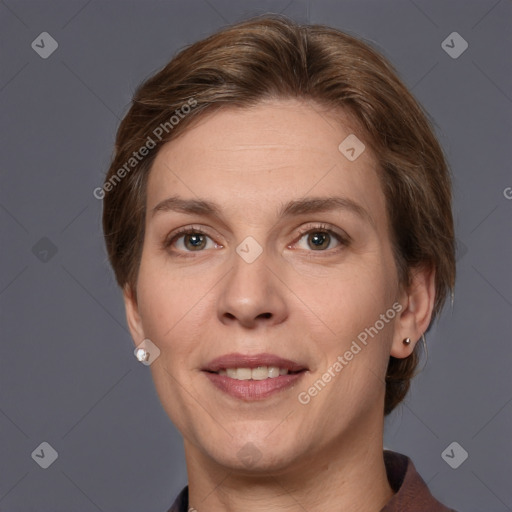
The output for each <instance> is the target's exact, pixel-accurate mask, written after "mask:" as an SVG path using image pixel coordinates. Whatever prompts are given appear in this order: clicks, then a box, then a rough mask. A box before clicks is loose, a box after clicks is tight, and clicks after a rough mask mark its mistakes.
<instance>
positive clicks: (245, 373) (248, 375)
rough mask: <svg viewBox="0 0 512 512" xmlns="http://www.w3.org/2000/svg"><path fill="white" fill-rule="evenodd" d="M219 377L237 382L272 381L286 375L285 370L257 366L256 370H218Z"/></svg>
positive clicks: (286, 371)
mask: <svg viewBox="0 0 512 512" xmlns="http://www.w3.org/2000/svg"><path fill="white" fill-rule="evenodd" d="M218 373H219V375H225V376H227V377H230V378H231V379H237V380H250V379H252V380H265V379H269V378H270V379H274V378H276V377H279V375H287V374H288V370H287V369H286V368H279V367H277V366H258V367H257V368H252V369H251V368H227V369H225V370H219V372H218Z"/></svg>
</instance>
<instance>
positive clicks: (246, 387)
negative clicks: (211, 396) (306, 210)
mask: <svg viewBox="0 0 512 512" xmlns="http://www.w3.org/2000/svg"><path fill="white" fill-rule="evenodd" d="M204 373H205V375H206V376H207V377H208V379H210V382H211V383H212V384H213V385H215V386H216V387H217V388H218V389H220V390H221V391H224V393H227V394H228V395H230V396H232V397H234V398H240V399H242V400H249V401H250V400H262V399H264V398H267V397H269V396H271V395H274V394H275V393H278V392H279V391H283V390H285V389H287V388H290V387H292V386H293V385H294V384H295V383H297V381H298V380H299V379H301V378H302V376H303V375H304V373H306V372H299V373H290V374H287V375H279V377H273V378H268V379H264V380H237V379H232V378H231V377H227V376H226V375H219V374H218V373H211V372H204Z"/></svg>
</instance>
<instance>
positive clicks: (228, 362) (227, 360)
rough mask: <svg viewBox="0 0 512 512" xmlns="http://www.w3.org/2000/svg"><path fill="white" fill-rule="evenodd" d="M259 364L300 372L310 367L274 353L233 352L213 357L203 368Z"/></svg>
mask: <svg viewBox="0 0 512 512" xmlns="http://www.w3.org/2000/svg"><path fill="white" fill-rule="evenodd" d="M258 366H278V367H279V368H286V369H287V370H288V371H290V372H299V371H301V370H307V369H308V368H307V367H306V366H304V365H301V364H299V363H296V362H295V361H291V360H290V359H284V358H283V357H279V356H276V355H274V354H268V353H263V354H254V355H245V354H238V353H233V354H226V355H223V356H220V357H217V358H215V359H213V360H212V361H210V362H209V363H208V364H207V365H206V366H205V367H204V368H202V370H203V371H207V372H218V371H219V370H225V369H226V368H257V367H258Z"/></svg>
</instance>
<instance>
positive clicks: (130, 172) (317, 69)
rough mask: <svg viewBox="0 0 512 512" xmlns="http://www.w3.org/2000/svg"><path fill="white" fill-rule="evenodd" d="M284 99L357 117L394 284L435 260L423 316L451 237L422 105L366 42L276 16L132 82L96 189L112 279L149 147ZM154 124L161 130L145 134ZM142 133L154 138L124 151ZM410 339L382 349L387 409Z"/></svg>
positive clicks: (135, 228) (134, 222)
mask: <svg viewBox="0 0 512 512" xmlns="http://www.w3.org/2000/svg"><path fill="white" fill-rule="evenodd" d="M288 98H299V99H306V100H313V101H315V102H317V103H318V104H320V105H322V106H325V107H327V108H329V109H330V110H332V111H333V112H336V111H339V110H340V109H342V110H343V111H344V112H346V113H348V114H349V115H350V116H351V117H353V118H354V119H355V120H356V122H357V123H358V125H359V128H360V129H361V130H362V133H363V135H364V136H365V138H366V140H367V141H368V142H369V143H370V144H371V147H372V149H373V151H374V152H375V154H376V156H377V158H378V160H379V163H380V171H381V172H380V176H379V177H380V180H381V183H382V187H383V191H384V194H385V197H386V205H387V211H388V215H389V225H390V232H391V237H392V244H393V249H394V256H395V262H396V266H397V269H398V273H399V277H400V281H401V283H403V284H405V285H407V284H408V283H409V279H410V270H411V269H412V268H414V267H417V266H427V267H428V268H431V269H434V270H435V287H436V296H435V303H434V309H433V317H432V320H433V319H434V318H435V317H436V316H437V315H438V314H439V312H440V311H441V309H442V306H443V304H444V301H445V298H446V295H447V292H448V291H449V290H451V291H453V287H454V282H455V255H454V252H455V247H454V231H453V219H452V212H451V182H450V174H449V170H448V167H447V164H446V161H445V158H444V155H443V151H442V149H441V147H440V145H439V143H438V141H437V139H436V137H435V135H434V133H433V129H432V127H431V124H430V122H429V121H428V119H427V116H426V114H425V112H424V111H423V110H422V108H421V107H420V105H419V104H418V103H417V102H416V100H415V99H414V97H413V96H412V95H411V93H410V92H409V91H408V90H407V88H406V87H405V86H404V85H403V83H402V82H401V81H400V80H399V78H398V77H397V74H396V72H395V70H394V69H393V68H392V66H391V65H390V64H389V63H388V62H387V61H386V60H385V59H384V58H383V57H382V56H381V55H380V54H379V53H378V52H376V51H375V50H374V49H372V47H371V46H369V45H368V44H366V43H363V42H362V41H360V40H359V39H357V38H354V37H352V36H350V35H347V34H345V33H343V32H340V31H338V30H336V29H333V28H330V27H326V26H322V25H299V24H297V23H295V22H293V21H290V20H289V19H287V18H285V17H283V16H278V15H265V16H261V17H256V18H252V19H249V20H247V21H244V22H242V23H238V24H236V25H233V26H229V27H227V28H225V29H223V30H221V31H220V32H217V33H216V34H213V35H211V36H210V37H208V38H206V39H204V40H202V41H199V42H197V43H195V44H193V45H191V46H188V47H186V48H185V49H183V50H182V51H180V52H179V53H178V54H177V55H176V56H175V57H174V58H173V59H172V60H171V61H170V62H169V63H168V64H167V65H166V66H165V67H164V68H163V69H162V70H160V71H159V72H158V73H156V74H155V75H154V76H152V77H151V78H149V79H148V80H147V81H145V82H144V83H143V84H142V85H141V86H139V88H138V89H137V91H136V93H135V95H134V98H133V102H132V105H131V108H130V110H129V111H128V113H127V114H126V116H125V117H124V119H123V120H122V122H121V124H120V126H119V130H118V132H117V138H116V145H115V155H114V157H113V161H112V163H111V165H110V168H109V171H108V174H107V176H106V179H105V185H104V192H103V196H104V197H103V199H104V200H103V230H104V235H105V241H106V246H107V251H108V256H109V259H110V262H111V264H112V267H113V269H114V272H115V275H116V279H117V282H118V283H119V285H120V286H122V287H123V286H126V285H128V286H131V287H132V288H135V286H134V285H135V283H136V280H137V272H138V267H139V264H140V256H141V250H142V245H143V241H144V222H145V204H146V183H147V179H148V175H149V172H150V170H151V166H152V163H153V161H154V158H155V156H156V154H157V152H158V149H159V148H160V147H161V146H162V145H163V144H164V143H166V142H168V141H170V140H173V139H175V138H176V137H177V136H178V135H179V134H180V133H183V132H184V131H185V130H186V129H187V127H190V125H191V123H192V122H193V121H194V120H197V119H198V118H199V117H201V116H202V115H203V114H204V113H206V112H213V111H214V110H216V109H218V108H223V107H227V108H237V107H249V106H253V105H256V104H257V103H259V102H261V101H262V100H265V99H288ZM185 105H188V106H190V108H189V107H187V109H185V108H184V106H185ZM192 106H193V108H192ZM180 114H184V115H180ZM185 114H186V115H185ZM178 115H179V122H176V123H174V122H173V121H172V117H173V116H174V117H175V118H176V119H178V117H177V116H178ZM166 123H167V124H166ZM157 126H160V127H165V130H164V129H161V130H160V131H161V132H162V133H161V134H160V131H159V132H157V133H158V134H159V136H160V135H161V138H160V139H159V140H157V141H155V140H154V139H155V138H157V137H155V136H154V135H153V136H152V134H154V133H155V127H157ZM164 131H165V134H164V133H163V132H164ZM149 139H151V141H152V143H153V144H154V148H151V149H150V150H149V152H145V153H147V156H145V157H144V158H142V159H137V161H136V162H135V161H131V160H130V159H132V158H134V154H135V153H136V152H137V151H138V150H140V148H142V147H143V146H144V145H148V141H149ZM137 156H139V155H137ZM139 160H140V161H139ZM127 162H130V163H131V164H134V165H133V166H132V167H133V169H131V168H129V167H127V164H126V163H127ZM122 169H124V171H122ZM107 185H108V186H107ZM418 347H419V344H417V345H416V349H415V351H414V352H413V353H412V354H411V355H410V356H409V357H407V358H405V359H397V358H394V357H390V360H389V364H388V370H387V374H386V396H385V406H384V414H386V415H387V414H389V413H390V412H391V411H392V410H393V409H394V408H395V407H396V405H397V404H399V403H400V402H401V401H402V400H403V398H404V397H405V395H406V393H407V391H408V389H409V384H410V379H411V378H412V377H413V376H414V370H415V368H416V366H417V363H418V353H417V350H418Z"/></svg>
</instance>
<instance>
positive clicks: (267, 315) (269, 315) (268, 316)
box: [258, 313, 272, 318]
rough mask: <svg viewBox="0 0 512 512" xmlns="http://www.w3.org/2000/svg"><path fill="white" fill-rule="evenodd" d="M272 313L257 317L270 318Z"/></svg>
mask: <svg viewBox="0 0 512 512" xmlns="http://www.w3.org/2000/svg"><path fill="white" fill-rule="evenodd" d="M271 317H272V313H261V315H258V318H271Z"/></svg>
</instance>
